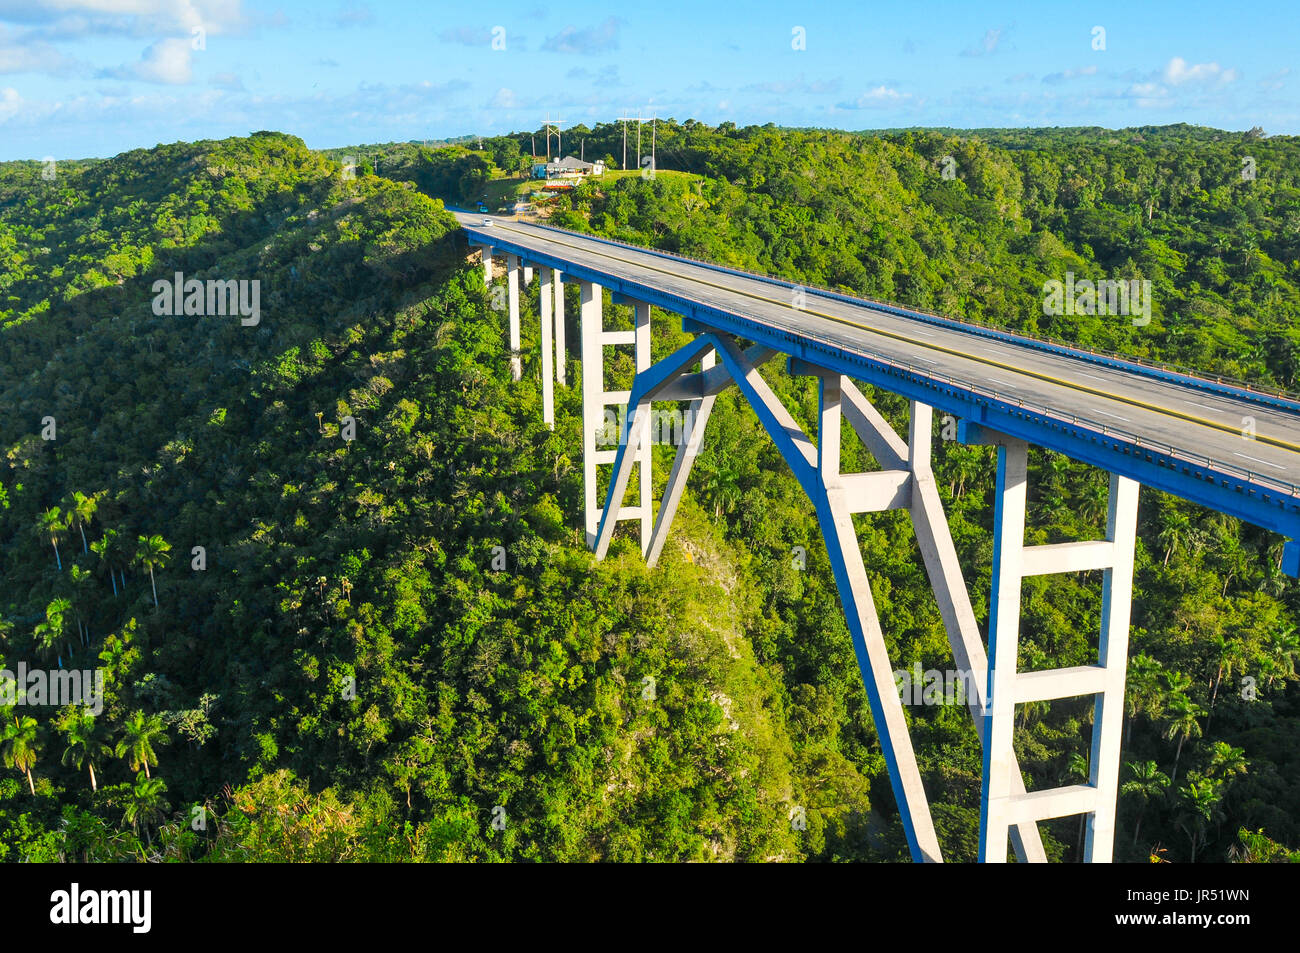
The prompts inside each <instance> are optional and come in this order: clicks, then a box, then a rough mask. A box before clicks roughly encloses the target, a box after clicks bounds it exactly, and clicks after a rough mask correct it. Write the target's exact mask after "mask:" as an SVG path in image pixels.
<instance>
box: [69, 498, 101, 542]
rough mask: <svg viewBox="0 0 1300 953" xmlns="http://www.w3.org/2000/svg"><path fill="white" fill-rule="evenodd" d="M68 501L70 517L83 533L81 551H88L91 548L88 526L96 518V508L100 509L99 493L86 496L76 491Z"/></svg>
mask: <svg viewBox="0 0 1300 953" xmlns="http://www.w3.org/2000/svg"><path fill="white" fill-rule="evenodd" d="M66 502H67V504H68V517H69V519H71V521H72V522H74V523H76V524H77V531H78V532H80V533H81V551H82V552H83V553H87V552H89V551H90V549H89V547H87V545H86V526H87V525H89V523H90V521H91V520H93V519H94V518H95V510H97V509H99V494H98V493H96V494H94V495H92V496H86V494H84V493H82V492H80V491H76V492H74V493H73V494H72V496H71V497H69V498H68V500H67V501H66Z"/></svg>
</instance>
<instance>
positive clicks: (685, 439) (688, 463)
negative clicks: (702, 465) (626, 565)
mask: <svg viewBox="0 0 1300 953" xmlns="http://www.w3.org/2000/svg"><path fill="white" fill-rule="evenodd" d="M717 359H718V355H717V353H716V352H714V351H710V352H709V353H708V354H705V355H704V357H702V358H700V370H701V371H708V370H709V369H710V368H712V367H713V366H714V364H716V363H717ZM717 399H718V398H717V395H716V394H707V395H705V396H704V397H701V398H699V399H697V400H692V401H691V402H690V405H689V406H688V407H687V410H686V420H685V421H684V422H683V426H682V434H681V437H680V439H681V441H682V442H681V443H680V444H679V445H678V447H677V453H676V455H675V456H674V457H673V465H672V469H671V470H669V471H668V482H667V483H666V484H665V485H664V497H663V499H662V500H661V501H660V503H659V514H658V515H657V516H656V517H655V525H654V530H653V531H652V532H651V534H650V547H649V549H648V550H647V552H646V557H645V559H646V564H647V565H649V566H654V565H656V564H657V563H658V562H659V556H660V554H661V553H662V552H663V549H664V540H665V539H667V538H668V529H669V527H671V526H672V525H673V517H674V516H676V515H677V507H678V505H679V504H680V503H681V501H682V491H683V490H684V489H685V488H686V479H687V477H689V476H690V475H691V467H693V466H694V465H695V458H696V457H697V456H699V453H700V445H701V442H702V441H703V439H704V428H705V427H707V426H708V424H709V415H710V414H712V413H713V403H714V401H716V400H717ZM688 428H689V429H688Z"/></svg>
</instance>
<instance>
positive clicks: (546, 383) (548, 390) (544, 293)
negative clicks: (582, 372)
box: [539, 268, 555, 430]
mask: <svg viewBox="0 0 1300 953" xmlns="http://www.w3.org/2000/svg"><path fill="white" fill-rule="evenodd" d="M552 274H553V273H552V271H551V269H549V268H542V269H541V276H540V280H539V284H540V285H541V295H540V299H541V308H540V310H541V312H542V420H544V421H545V422H546V424H547V426H549V427H550V428H551V429H552V430H554V429H555V393H554V383H553V381H552V377H553V376H554V375H553V372H552V369H551V363H552V361H551V358H552V355H551V324H552V321H551V305H552V303H553V300H554V295H553V293H552V292H551V282H552V280H553V278H552Z"/></svg>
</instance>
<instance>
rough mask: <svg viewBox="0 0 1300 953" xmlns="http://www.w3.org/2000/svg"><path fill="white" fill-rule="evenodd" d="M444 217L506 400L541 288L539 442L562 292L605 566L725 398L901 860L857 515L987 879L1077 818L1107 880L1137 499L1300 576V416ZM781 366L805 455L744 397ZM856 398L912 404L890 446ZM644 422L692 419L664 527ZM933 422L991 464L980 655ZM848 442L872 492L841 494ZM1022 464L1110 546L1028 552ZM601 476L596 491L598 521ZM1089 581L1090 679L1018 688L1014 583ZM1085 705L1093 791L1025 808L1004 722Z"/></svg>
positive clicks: (903, 735)
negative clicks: (867, 391) (891, 570)
mask: <svg viewBox="0 0 1300 953" xmlns="http://www.w3.org/2000/svg"><path fill="white" fill-rule="evenodd" d="M456 214H457V219H458V221H459V222H460V224H461V226H462V228H463V230H464V231H465V233H466V235H467V237H468V240H469V242H470V244H471V245H473V246H476V247H478V248H479V249H481V252H482V258H483V267H484V280H485V282H487V283H489V284H490V283H491V282H492V280H493V267H492V262H493V259H494V257H499V258H503V259H504V263H505V281H504V288H503V289H502V290H503V291H504V296H505V302H504V304H505V307H506V309H507V310H508V313H509V317H508V320H509V329H508V333H509V345H510V349H511V363H512V370H513V374H514V377H515V379H516V380H518V379H519V378H520V375H521V367H522V361H521V352H520V326H519V321H520V318H519V295H520V290H521V288H524V287H527V286H528V285H529V284H531V282H532V279H533V273H534V272H537V279H538V285H539V294H540V299H539V300H540V309H539V310H540V316H541V336H540V347H541V352H542V353H541V378H542V379H541V386H542V403H543V414H544V416H545V419H546V421H547V423H552V424H553V423H554V387H555V385H556V384H560V385H564V383H565V378H566V373H565V372H566V368H565V360H566V356H567V354H568V351H569V348H568V346H567V345H566V342H565V337H564V329H565V320H564V311H563V309H564V296H563V293H562V292H563V284H564V283H565V282H569V283H574V284H577V285H578V286H579V287H580V295H579V301H580V306H579V311H580V313H579V315H578V320H577V324H578V327H579V329H580V333H579V336H580V342H579V355H580V358H581V366H582V375H581V378H582V380H581V386H582V427H583V485H584V511H585V512H584V517H585V525H586V533H587V541H588V545H589V546H591V547H592V549H594V551H595V553H596V555H597V557H598V558H603V557H604V555H605V554H606V552H607V550H608V548H609V545H610V541H611V538H612V535H613V532H614V528H615V525H616V524H617V523H620V522H624V521H627V522H633V523H636V524H638V526H639V531H640V544H641V550H642V552H643V553H644V555H645V558H646V559H647V561H648V562H649V563H650V564H652V565H653V564H654V563H655V562H656V561H657V559H658V558H659V554H660V552H661V551H662V548H663V545H664V539H665V537H666V535H667V533H668V531H669V529H670V527H671V525H672V521H673V517H674V515H675V513H676V510H677V507H678V504H679V502H680V500H681V495H682V492H683V489H684V487H685V485H686V481H687V478H688V477H689V475H690V472H691V467H692V464H693V462H694V460H695V457H696V455H697V454H698V452H699V448H700V445H701V440H702V439H703V435H704V432H705V428H706V427H707V424H708V420H709V415H710V412H711V410H712V407H713V403H714V400H715V399H716V397H717V395H718V394H719V393H721V392H722V391H723V390H725V389H727V388H729V387H732V386H735V387H737V388H738V389H739V391H740V393H741V394H742V395H743V396H744V398H745V400H746V401H747V402H748V403H749V405H750V406H751V407H752V408H753V410H754V411H755V413H756V414H757V416H758V419H759V420H760V421H761V423H762V424H763V427H764V428H765V430H766V431H767V433H768V435H769V436H770V438H771V439H772V441H773V442H774V443H775V445H776V447H777V448H778V450H779V451H780V453H781V455H782V457H783V458H784V460H785V462H786V463H787V464H788V466H789V467H790V470H791V471H792V472H793V474H794V476H795V478H796V479H797V480H798V481H799V483H800V485H801V486H802V487H803V489H804V491H805V492H806V493H807V494H808V497H809V499H810V501H811V502H812V504H813V506H814V508H815V510H816V513H817V518H818V523H819V526H820V528H821V531H822V535H823V539H824V542H825V544H826V549H827V554H828V556H829V558H830V562H831V565H832V567H833V569H834V574H835V581H836V585H837V588H838V591H839V595H840V600H841V605H842V608H843V610H844V615H845V621H846V623H847V627H848V630H849V633H850V635H851V637H852V639H853V646H854V651H855V653H856V656H857V660H858V665H859V668H860V670H861V673H862V678H863V682H864V684H865V687H866V692H867V696H868V699H869V702H870V705H871V711H872V716H873V718H874V721H875V725H876V728H877V733H878V735H879V737H880V741H881V746H882V749H883V753H884V755H885V760H886V763H887V765H888V768H889V776H890V782H891V785H892V788H893V792H894V795H895V799H896V801H897V803H898V809H899V813H900V815H901V818H902V822H903V827H904V831H905V833H906V836H907V842H908V847H909V850H910V852H911V855H912V858H913V859H914V860H917V861H927V862H930V861H939V860H941V859H942V858H941V854H940V850H939V844H938V840H937V838H936V836H935V831H934V824H933V821H932V819H931V815H930V808H929V803H928V801H927V799H926V795H925V790H924V786H923V785H922V780H921V775H920V771H919V769H918V767H917V763H916V757H915V754H914V752H913V749H912V744H911V740H910V737H909V734H908V730H907V724H906V720H905V718H904V714H903V707H902V702H901V699H900V697H899V692H898V689H897V686H896V685H895V682H894V676H893V671H894V666H892V665H891V664H890V660H889V657H888V653H887V650H886V646H885V641H884V637H883V633H882V631H881V627H880V621H879V618H878V616H877V614H876V610H875V606H874V602H873V599H872V594H871V586H870V583H869V580H868V578H867V574H866V570H865V567H864V564H863V560H862V554H861V551H860V549H859V544H858V540H857V534H856V532H855V530H854V527H853V519H852V517H853V514H855V513H871V512H881V511H885V510H893V509H904V510H907V511H908V513H909V515H910V517H911V520H912V524H913V527H914V529H915V533H916V539H917V543H918V546H919V549H920V551H921V556H922V559H923V561H924V563H925V568H926V572H927V575H928V578H929V580H930V584H931V586H932V588H933V591H934V595H935V598H936V600H937V602H938V605H939V610H940V614H941V616H942V618H943V623H944V627H945V630H946V632H947V635H948V641H949V644H950V646H951V648H952V652H953V657H954V660H955V662H956V664H957V667H958V669H959V670H961V671H963V672H969V673H970V676H971V677H970V682H971V683H972V684H973V685H974V686H975V687H976V689H977V691H976V692H974V693H972V696H971V697H970V698H968V699H967V704H968V707H969V709H970V713H971V716H972V718H973V719H974V723H975V728H976V733H977V735H978V736H979V739H980V743H981V746H982V750H983V770H982V777H981V792H980V838H979V859H980V860H981V861H985V862H1004V861H1006V860H1007V856H1008V849H1007V848H1008V841H1009V842H1010V845H1011V847H1012V848H1013V849H1014V851H1015V855H1016V857H1017V858H1018V859H1020V860H1022V861H1029V862H1041V861H1044V860H1045V859H1046V856H1045V853H1044V850H1043V845H1042V840H1041V837H1040V834H1039V830H1038V822H1039V821H1043V820H1047V819H1050V818H1056V817H1065V816H1071V815H1079V814H1084V815H1086V817H1087V836H1086V840H1085V846H1084V858H1083V859H1084V860H1085V861H1088V862H1107V861H1110V860H1111V858H1112V850H1113V843H1114V836H1115V807H1116V800H1117V795H1118V786H1119V765H1120V741H1121V732H1122V723H1123V712H1124V685H1125V675H1126V670H1127V664H1128V631H1129V615H1130V607H1131V601H1132V581H1133V560H1134V546H1135V540H1136V532H1137V502H1138V492H1139V488H1140V487H1141V486H1150V487H1155V488H1157V489H1160V490H1163V491H1165V492H1167V493H1171V494H1173V495H1175V496H1179V497H1181V498H1183V499H1186V500H1190V501H1192V502H1195V503H1198V504H1200V505H1202V506H1206V507H1209V508H1211V509H1214V510H1217V511H1219V512H1222V513H1225V514H1228V515H1231V516H1234V517H1236V518H1238V519H1241V520H1245V521H1246V522H1249V523H1253V524H1255V525H1257V526H1260V527H1263V528H1265V529H1268V530H1271V531H1272V532H1275V533H1278V534H1280V535H1282V536H1283V537H1285V539H1286V540H1287V542H1286V544H1285V546H1284V548H1283V560H1282V562H1283V569H1284V570H1285V571H1286V572H1287V573H1288V574H1290V575H1292V576H1295V575H1300V545H1298V544H1297V542H1296V541H1297V539H1300V402H1297V401H1296V400H1294V399H1292V398H1290V397H1288V396H1286V395H1282V394H1273V393H1269V392H1265V391H1260V390H1258V389H1252V388H1250V387H1248V386H1245V385H1241V384H1237V383H1233V382H1230V381H1224V380H1215V379H1208V378H1204V377H1199V376H1194V375H1192V374H1188V373H1185V372H1182V371H1179V370H1176V369H1172V368H1167V367H1163V366H1155V365H1150V364H1144V363H1140V362H1137V361H1133V360H1127V359H1123V358H1119V357H1115V356H1113V355H1106V354H1097V353H1093V352H1090V351H1086V350H1082V349H1078V348H1073V347H1069V346H1066V345H1062V344H1058V343H1055V342H1048V341H1042V340H1037V339H1033V338H1029V337H1024V336H1021V335H1016V334H1011V333H1008V332H1005V331H1000V330H994V329H991V328H986V327H981V326H978V325H974V324H968V323H964V322H960V321H956V320H953V319H951V318H946V317H942V316H940V315H936V314H930V313H926V312H922V311H916V310H911V309H907V308H902V307H898V306H897V305H892V304H887V303H884V302H879V301H872V300H868V299H863V298H857V297H851V296H848V295H843V294H838V293H835V292H831V291H825V290H822V289H816V288H806V287H803V286H799V285H795V284H792V283H790V282H786V281H781V280H779V279H775V278H770V277H765V276H762V275H755V274H749V273H745V272H741V271H737V270H735V269H730V268H724V267H721V266H718V265H713V264H709V263H706V262H700V261H694V260H691V259H687V258H682V257H679V256H674V255H669V254H666V253H663V252H658V251H652V250H648V249H643V248H637V247H635V246H631V245H626V244H623V243H619V242H615V241H611V240H608V239H602V238H596V237H592V236H587V235H580V234H577V233H574V232H570V231H565V230H561V229H556V228H551V227H549V226H545V225H536V224H524V223H521V222H516V221H511V220H508V219H485V218H484V217H483V216H472V215H467V214H461V213H456ZM602 289H608V291H609V292H610V295H611V300H612V302H613V303H615V304H626V305H630V306H632V308H633V310H634V314H635V325H634V328H633V329H632V330H623V331H619V330H608V329H606V327H605V324H604V319H603V316H602V308H603V301H604V297H605V296H604V292H603V290H602ZM652 308H659V309H661V310H663V311H667V312H671V313H673V314H676V315H678V316H680V318H681V321H682V327H683V329H684V330H685V331H687V332H689V333H691V334H692V335H694V336H693V338H692V339H691V340H690V341H689V342H688V343H687V344H686V345H684V346H683V347H681V348H679V349H678V350H677V351H676V352H674V353H672V354H671V355H669V356H667V357H665V358H663V359H662V360H660V361H659V362H657V363H652V359H651V351H650V344H651V321H650V316H651V309H652ZM607 346H631V347H632V348H633V349H634V353H635V366H636V376H635V380H634V381H633V384H632V387H631V389H630V390H628V391H608V390H605V387H604V378H605V359H604V355H605V348H606V347H607ZM777 355H783V356H784V357H785V359H786V362H787V367H788V369H789V371H790V372H791V373H792V374H796V375H808V376H812V377H815V378H816V380H817V382H818V389H819V405H818V420H817V428H816V437H817V439H816V440H815V441H814V440H813V439H811V438H810V437H809V436H808V435H807V434H805V433H804V431H803V430H802V428H801V427H800V426H799V425H798V423H797V422H796V421H795V420H794V418H793V417H792V416H791V414H790V413H789V411H788V410H787V409H786V408H785V407H784V406H783V405H782V404H781V402H780V401H779V400H778V399H777V397H776V395H775V394H774V393H773V392H772V390H771V389H770V388H769V387H768V385H767V384H766V382H765V381H764V380H763V378H762V376H761V375H760V374H759V371H758V369H759V367H761V366H762V365H763V364H764V363H766V362H767V361H769V360H771V359H773V358H774V357H776V356H777ZM855 381H861V382H865V383H867V384H869V385H871V386H872V387H873V388H877V389H880V390H883V391H888V392H891V393H894V394H897V395H900V396H902V397H904V398H906V399H907V400H908V402H909V408H910V411H909V424H908V433H907V437H906V439H904V438H903V437H902V436H900V435H899V434H898V433H896V432H895V431H894V429H893V428H892V427H891V426H890V425H889V423H888V422H887V421H886V420H885V418H884V417H883V416H882V415H881V413H880V412H879V411H878V410H877V409H876V408H875V407H874V406H873V405H872V404H871V402H870V401H869V400H868V399H867V398H866V396H864V394H863V392H862V391H861V390H860V389H859V388H858V386H857V384H856V383H855ZM656 401H672V402H679V403H680V402H686V403H687V404H688V408H689V409H688V412H687V413H686V415H685V418H684V419H685V420H686V421H687V422H688V430H687V433H686V434H685V439H684V440H683V441H681V442H680V444H679V446H678V449H677V452H676V456H675V458H674V460H673V464H672V467H671V470H670V472H669V474H668V476H667V481H666V486H665V489H664V491H663V495H662V498H661V500H660V501H659V503H658V507H657V509H656V507H655V505H654V503H655V501H654V500H653V499H652V481H651V477H652V472H651V468H652V453H651V433H650V424H651V418H652V414H653V408H652V405H653V403H654V402H656ZM610 407H616V408H620V409H623V411H624V413H625V414H626V417H625V420H626V425H625V430H624V432H623V434H622V435H621V438H620V440H619V443H618V448H617V450H610V449H600V448H599V447H598V446H597V435H598V432H599V431H601V430H602V429H603V428H604V427H605V420H606V411H607V409H608V408H610ZM936 411H937V412H938V413H940V414H942V415H943V419H944V421H945V422H946V423H947V424H948V425H949V426H950V427H951V429H953V430H954V431H955V434H954V436H955V437H956V439H958V440H960V441H962V442H965V443H968V444H980V445H991V446H995V447H996V448H997V478H996V489H995V501H994V526H993V533H994V540H993V566H992V587H991V592H990V605H989V623H988V650H987V653H986V651H985V648H984V642H983V639H982V638H981V636H980V632H979V629H978V626H977V624H976V621H975V614H974V611H973V608H972V606H971V601H970V596H969V592H968V590H967V588H966V584H965V581H964V578H963V575H962V569H961V566H960V564H959V562H958V559H957V553H956V549H955V547H954V545H953V541H952V536H951V533H950V531H949V528H948V523H947V518H946V516H945V514H944V511H943V506H942V502H941V500H940V496H939V492H938V489H937V486H936V484H935V479H934V475H933V472H932V470H931V440H932V433H933V428H934V415H935V412H936ZM844 423H847V424H848V428H849V429H850V430H851V431H852V432H853V433H856V435H857V436H858V438H859V439H860V440H861V441H862V443H863V444H864V445H865V447H866V448H867V450H868V451H869V452H870V454H871V455H872V456H873V457H874V459H875V460H876V461H877V463H878V464H879V465H880V469H879V470H872V471H868V472H860V473H844V472H842V471H841V468H840V447H841V439H842V437H841V431H842V427H843V424H844ZM1030 444H1034V445H1036V446H1040V447H1045V448H1047V449H1050V450H1054V451H1057V452H1059V453H1062V454H1064V455H1066V456H1068V457H1070V458H1071V459H1074V460H1078V461H1081V462H1083V463H1087V464H1090V465H1092V466H1095V467H1099V468H1101V469H1102V470H1104V471H1105V472H1106V473H1107V474H1109V480H1110V491H1109V501H1108V512H1107V522H1106V534H1105V537H1104V538H1103V539H1097V540H1082V541H1077V542H1067V543H1052V544H1044V545H1034V546H1027V545H1025V542H1024V534H1025V509H1026V491H1027V482H1026V481H1027V450H1028V447H1029V445H1030ZM602 467H605V468H610V469H609V472H608V476H607V487H608V488H607V490H606V492H605V493H604V494H603V499H601V498H598V490H599V487H600V485H601V481H600V479H599V476H600V473H601V470H600V468H602ZM634 470H635V471H636V476H637V480H636V483H635V485H634V486H632V494H631V495H632V497H633V502H632V503H631V504H628V502H627V496H628V493H629V487H630V485H631V484H632V479H633V471H634ZM1086 570H1100V571H1102V574H1103V575H1102V580H1103V581H1102V594H1101V598H1102V604H1101V627H1100V632H1099V633H1098V654H1097V661H1096V663H1095V664H1091V665H1083V666H1076V667H1070V668H1058V669H1051V670H1047V671H1034V672H1017V670H1016V660H1017V648H1018V644H1019V638H1020V591H1021V582H1022V580H1023V579H1024V578H1025V577H1026V576H1032V575H1044V574H1048V573H1064V572H1080V571H1086ZM1081 696H1083V697H1086V696H1093V697H1094V698H1095V709H1094V721H1093V725H1094V727H1093V737H1092V748H1091V756H1090V758H1089V779H1088V783H1087V784H1076V785H1067V786H1064V787H1058V788H1050V789H1046V790H1036V791H1032V792H1027V791H1026V789H1025V784H1024V779H1023V776H1022V774H1021V771H1020V768H1019V765H1018V764H1017V760H1016V756H1015V753H1014V750H1013V748H1012V732H1013V722H1014V714H1015V705H1016V704H1017V703H1027V702H1035V701H1048V700H1052V699H1059V698H1072V697H1081Z"/></svg>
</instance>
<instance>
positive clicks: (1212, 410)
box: [1187, 400, 1223, 414]
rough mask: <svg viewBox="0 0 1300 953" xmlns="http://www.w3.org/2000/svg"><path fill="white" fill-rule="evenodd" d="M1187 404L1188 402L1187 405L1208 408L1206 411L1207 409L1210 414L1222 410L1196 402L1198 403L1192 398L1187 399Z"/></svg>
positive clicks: (1202, 408)
mask: <svg viewBox="0 0 1300 953" xmlns="http://www.w3.org/2000/svg"><path fill="white" fill-rule="evenodd" d="M1187 404H1188V406H1189V407H1199V408H1201V410H1208V411H1209V412H1210V413H1212V414H1219V413H1222V412H1223V411H1221V410H1219V409H1218V408H1217V407H1206V406H1205V405H1204V404H1198V403H1197V402H1196V401H1194V400H1189V401H1188V402H1187Z"/></svg>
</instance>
